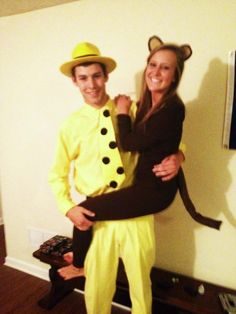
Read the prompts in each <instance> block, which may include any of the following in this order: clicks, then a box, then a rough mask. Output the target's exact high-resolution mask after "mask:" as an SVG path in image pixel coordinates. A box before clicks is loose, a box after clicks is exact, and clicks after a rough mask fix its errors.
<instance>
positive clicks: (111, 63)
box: [60, 42, 116, 77]
mask: <svg viewBox="0 0 236 314" xmlns="http://www.w3.org/2000/svg"><path fill="white" fill-rule="evenodd" d="M85 62H99V63H102V64H104V65H105V66H106V69H107V73H110V72H112V71H113V70H114V69H115V67H116V62H115V60H113V59H112V58H109V57H104V56H101V53H100V51H99V49H98V47H96V46H95V45H93V44H91V43H88V42H82V43H79V44H77V45H76V46H75V48H74V50H73V51H72V60H70V61H68V62H66V63H63V64H62V65H61V66H60V71H61V72H62V73H63V74H65V75H66V76H70V77H71V76H72V72H71V70H72V69H73V67H75V66H76V65H79V64H81V63H85Z"/></svg>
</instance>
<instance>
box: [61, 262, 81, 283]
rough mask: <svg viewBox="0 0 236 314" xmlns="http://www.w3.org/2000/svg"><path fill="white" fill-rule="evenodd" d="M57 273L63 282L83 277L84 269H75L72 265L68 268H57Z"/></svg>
mask: <svg viewBox="0 0 236 314" xmlns="http://www.w3.org/2000/svg"><path fill="white" fill-rule="evenodd" d="M58 273H59V275H60V276H61V277H62V278H64V279H65V280H69V279H72V278H76V277H83V276H85V274H84V268H77V267H75V266H74V265H69V266H65V267H62V268H59V269H58Z"/></svg>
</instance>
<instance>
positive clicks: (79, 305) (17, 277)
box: [0, 226, 130, 314]
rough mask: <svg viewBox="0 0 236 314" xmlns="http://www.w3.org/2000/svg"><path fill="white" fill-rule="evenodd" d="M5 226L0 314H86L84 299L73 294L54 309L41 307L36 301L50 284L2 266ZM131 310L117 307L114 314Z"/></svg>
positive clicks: (1, 240)
mask: <svg viewBox="0 0 236 314" xmlns="http://www.w3.org/2000/svg"><path fill="white" fill-rule="evenodd" d="M3 236H4V234H3V226H0V313H1V314H43V313H47V314H86V309H85V304H84V297H83V295H82V294H80V293H77V292H73V293H71V294H70V295H68V296H67V297H66V298H65V299H64V300H62V301H61V302H60V303H59V304H57V305H56V306H55V307H54V308H53V309H52V310H50V311H48V310H44V309H42V308H40V307H39V306H38V304H37V301H38V300H39V299H40V298H42V297H43V296H44V295H45V294H46V293H47V292H48V291H49V288H50V283H49V282H48V281H46V280H42V279H39V278H37V277H34V276H31V275H29V274H26V273H24V272H21V271H18V270H16V269H14V268H11V267H8V266H5V265H3V261H4V257H5V255H4V254H5V249H4V237H3ZM128 313H130V312H129V311H126V310H123V309H120V308H117V307H114V306H113V308H112V314H128Z"/></svg>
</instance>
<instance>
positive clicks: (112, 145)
mask: <svg viewBox="0 0 236 314" xmlns="http://www.w3.org/2000/svg"><path fill="white" fill-rule="evenodd" d="M109 147H110V148H112V149H113V148H116V147H117V145H116V142H114V141H111V142H110V143H109Z"/></svg>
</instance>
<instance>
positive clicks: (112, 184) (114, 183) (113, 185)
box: [110, 181, 118, 189]
mask: <svg viewBox="0 0 236 314" xmlns="http://www.w3.org/2000/svg"><path fill="white" fill-rule="evenodd" d="M117 185H118V184H117V182H116V181H111V182H110V187H111V188H114V189H115V188H116V187H117Z"/></svg>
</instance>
